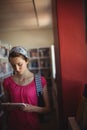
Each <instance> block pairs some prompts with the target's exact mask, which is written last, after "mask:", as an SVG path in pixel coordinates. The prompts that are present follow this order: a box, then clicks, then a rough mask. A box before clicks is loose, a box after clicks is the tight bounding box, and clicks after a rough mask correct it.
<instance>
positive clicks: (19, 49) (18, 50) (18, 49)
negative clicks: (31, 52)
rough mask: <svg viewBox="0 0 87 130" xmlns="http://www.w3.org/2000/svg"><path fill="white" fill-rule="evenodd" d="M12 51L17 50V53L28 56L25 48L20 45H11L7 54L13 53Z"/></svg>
mask: <svg viewBox="0 0 87 130" xmlns="http://www.w3.org/2000/svg"><path fill="white" fill-rule="evenodd" d="M13 52H17V53H19V54H22V55H23V56H25V57H26V58H29V56H28V53H27V50H26V49H25V48H23V47H20V46H16V47H13V48H12V49H11V50H10V52H9V54H11V53H13Z"/></svg>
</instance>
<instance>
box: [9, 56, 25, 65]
mask: <svg viewBox="0 0 87 130" xmlns="http://www.w3.org/2000/svg"><path fill="white" fill-rule="evenodd" d="M20 62H26V61H25V60H24V59H23V57H21V56H20V57H10V63H11V64H16V63H20Z"/></svg>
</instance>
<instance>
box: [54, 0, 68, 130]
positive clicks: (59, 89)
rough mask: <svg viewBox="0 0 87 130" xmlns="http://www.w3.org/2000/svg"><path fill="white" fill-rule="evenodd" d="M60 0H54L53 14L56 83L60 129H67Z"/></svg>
mask: <svg viewBox="0 0 87 130" xmlns="http://www.w3.org/2000/svg"><path fill="white" fill-rule="evenodd" d="M57 12H58V0H52V16H53V33H54V48H55V61H56V79H55V82H56V85H57V93H58V95H57V103H58V122H59V123H58V129H59V130H64V129H66V125H65V116H64V108H63V94H62V76H61V61H60V39H59V34H58V14H57Z"/></svg>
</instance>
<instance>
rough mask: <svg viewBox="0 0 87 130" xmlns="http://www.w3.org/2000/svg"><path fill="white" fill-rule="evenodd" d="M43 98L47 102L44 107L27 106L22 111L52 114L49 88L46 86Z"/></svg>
mask: <svg viewBox="0 0 87 130" xmlns="http://www.w3.org/2000/svg"><path fill="white" fill-rule="evenodd" d="M43 98H44V102H45V106H44V107H39V106H34V105H29V104H26V106H25V107H24V108H22V110H23V111H27V112H37V113H46V112H50V103H49V98H48V91H47V86H44V88H43Z"/></svg>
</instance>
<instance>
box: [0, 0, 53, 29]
mask: <svg viewBox="0 0 87 130" xmlns="http://www.w3.org/2000/svg"><path fill="white" fill-rule="evenodd" d="M38 28H52V10H51V0H0V31H10V30H11V31H13V30H29V29H38Z"/></svg>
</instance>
